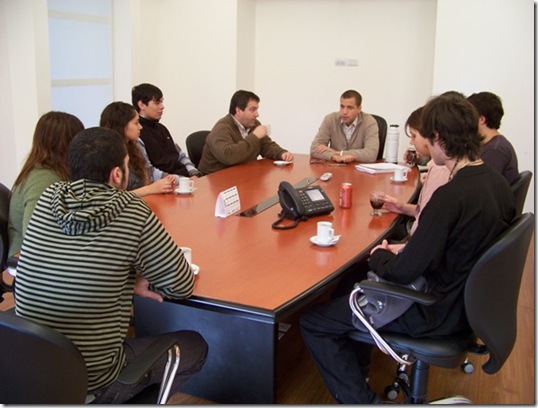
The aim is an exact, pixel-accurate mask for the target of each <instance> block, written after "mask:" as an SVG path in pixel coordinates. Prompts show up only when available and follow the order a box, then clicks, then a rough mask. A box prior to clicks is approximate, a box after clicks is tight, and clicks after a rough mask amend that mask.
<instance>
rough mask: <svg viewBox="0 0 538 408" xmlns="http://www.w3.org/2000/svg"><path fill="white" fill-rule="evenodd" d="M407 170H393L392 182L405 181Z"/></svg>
mask: <svg viewBox="0 0 538 408" xmlns="http://www.w3.org/2000/svg"><path fill="white" fill-rule="evenodd" d="M407 172H408V169H407V168H405V169H404V168H397V169H395V170H394V180H396V181H403V180H407Z"/></svg>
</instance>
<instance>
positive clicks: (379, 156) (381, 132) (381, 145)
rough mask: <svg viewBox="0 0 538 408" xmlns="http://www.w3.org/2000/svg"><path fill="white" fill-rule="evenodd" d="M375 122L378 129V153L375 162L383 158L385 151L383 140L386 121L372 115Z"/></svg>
mask: <svg viewBox="0 0 538 408" xmlns="http://www.w3.org/2000/svg"><path fill="white" fill-rule="evenodd" d="M372 116H373V117H374V119H375V120H376V121H377V127H378V128H379V151H378V152H377V160H381V159H382V158H383V151H384V150H385V140H386V139H387V121H386V120H385V119H383V118H382V117H381V116H378V115H374V114H372Z"/></svg>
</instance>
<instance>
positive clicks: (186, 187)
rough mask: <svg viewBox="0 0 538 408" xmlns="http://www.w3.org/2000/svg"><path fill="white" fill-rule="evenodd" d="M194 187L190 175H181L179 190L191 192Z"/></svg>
mask: <svg viewBox="0 0 538 408" xmlns="http://www.w3.org/2000/svg"><path fill="white" fill-rule="evenodd" d="M193 188H194V181H193V180H191V179H190V178H188V177H180V178H179V185H178V186H177V191H179V192H180V193H190V192H191V191H192V189H193Z"/></svg>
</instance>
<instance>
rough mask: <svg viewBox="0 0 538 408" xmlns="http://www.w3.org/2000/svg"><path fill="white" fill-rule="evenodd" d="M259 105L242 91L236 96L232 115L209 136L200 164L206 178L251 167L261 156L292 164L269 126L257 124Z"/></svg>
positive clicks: (288, 154)
mask: <svg viewBox="0 0 538 408" xmlns="http://www.w3.org/2000/svg"><path fill="white" fill-rule="evenodd" d="M259 103H260V98H259V97H258V96H257V95H256V94H254V93H253V92H250V91H244V90H239V91H237V92H235V93H234V94H233V96H232V99H231V101H230V109H229V114H228V115H226V116H224V117H223V118H222V119H220V120H219V121H218V122H217V123H216V124H215V126H213V129H212V130H211V132H210V133H209V134H208V135H207V139H206V142H205V145H204V149H203V151H202V158H201V159H200V164H199V167H200V170H201V171H202V173H203V174H209V173H213V172H215V171H218V170H222V169H224V168H226V167H230V166H235V165H237V164H243V163H249V162H251V161H254V160H256V159H257V157H258V156H259V155H261V156H262V157H264V158H267V159H273V160H284V161H293V154H291V153H290V152H288V151H287V150H285V149H283V148H282V147H280V146H279V145H278V144H277V143H276V142H275V141H273V140H272V139H271V138H270V137H269V132H268V128H267V126H264V125H262V124H261V123H260V122H259V121H258V116H259V113H258V107H259Z"/></svg>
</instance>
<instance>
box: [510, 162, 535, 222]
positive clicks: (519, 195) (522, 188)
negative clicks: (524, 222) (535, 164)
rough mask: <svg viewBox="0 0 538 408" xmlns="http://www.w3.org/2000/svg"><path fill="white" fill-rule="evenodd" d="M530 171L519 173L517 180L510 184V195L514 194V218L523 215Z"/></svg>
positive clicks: (529, 181) (530, 175) (530, 176)
mask: <svg viewBox="0 0 538 408" xmlns="http://www.w3.org/2000/svg"><path fill="white" fill-rule="evenodd" d="M531 178H532V171H529V170H525V171H522V172H521V173H519V178H518V179H517V180H516V181H515V182H514V184H512V186H511V188H512V193H514V203H515V205H516V216H517V215H521V213H523V206H524V205H525V199H526V198H527V192H528V190H529V185H530V183H531Z"/></svg>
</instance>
